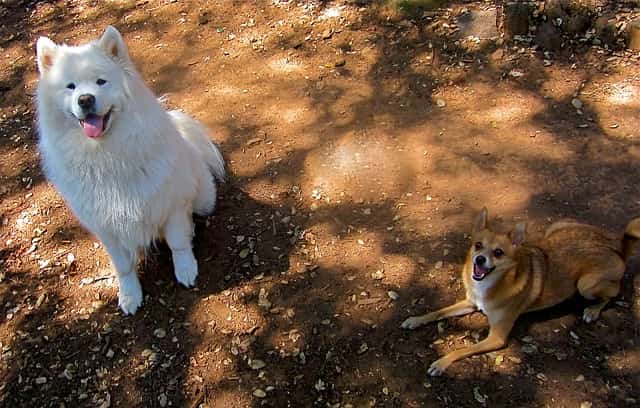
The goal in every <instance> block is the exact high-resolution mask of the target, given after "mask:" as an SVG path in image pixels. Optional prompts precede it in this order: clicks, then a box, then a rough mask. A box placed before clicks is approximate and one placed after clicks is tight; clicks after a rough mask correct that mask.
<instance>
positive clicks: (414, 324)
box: [400, 316, 425, 330]
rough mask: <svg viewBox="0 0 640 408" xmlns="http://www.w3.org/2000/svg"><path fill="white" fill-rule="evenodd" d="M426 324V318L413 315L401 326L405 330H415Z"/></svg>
mask: <svg viewBox="0 0 640 408" xmlns="http://www.w3.org/2000/svg"><path fill="white" fill-rule="evenodd" d="M424 324H425V321H424V318H423V317H422V316H411V317H410V318H408V319H407V320H405V321H404V322H402V325H400V327H401V328H403V329H405V330H413V329H415V328H418V327H420V326H422V325H424Z"/></svg>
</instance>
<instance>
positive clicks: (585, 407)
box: [580, 401, 593, 408]
mask: <svg viewBox="0 0 640 408" xmlns="http://www.w3.org/2000/svg"><path fill="white" fill-rule="evenodd" d="M591 407H593V403H591V402H589V401H584V402H582V403H581V404H580V408H591Z"/></svg>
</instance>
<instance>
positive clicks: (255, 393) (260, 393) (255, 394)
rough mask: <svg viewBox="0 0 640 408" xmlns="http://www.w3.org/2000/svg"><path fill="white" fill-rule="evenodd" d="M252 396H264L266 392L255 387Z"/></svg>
mask: <svg viewBox="0 0 640 408" xmlns="http://www.w3.org/2000/svg"><path fill="white" fill-rule="evenodd" d="M253 396H254V397H257V398H264V397H266V396H267V393H266V392H264V391H263V390H261V389H260V388H257V389H255V390H253Z"/></svg>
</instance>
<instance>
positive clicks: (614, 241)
mask: <svg viewBox="0 0 640 408" xmlns="http://www.w3.org/2000/svg"><path fill="white" fill-rule="evenodd" d="M637 239H640V218H636V219H634V220H632V221H631V222H630V223H629V224H628V225H627V228H626V231H625V233H624V236H623V237H622V238H620V237H617V238H612V237H610V236H609V235H607V234H606V233H605V232H604V231H601V230H600V229H598V228H596V227H593V226H590V225H584V224H578V223H573V222H556V223H554V224H553V225H551V226H550V227H549V228H548V229H547V231H546V232H545V236H544V239H543V240H542V241H541V242H538V243H537V244H536V245H534V244H529V243H525V242H524V240H525V226H524V224H517V225H516V226H515V228H514V230H513V231H512V232H511V233H510V234H509V235H503V234H498V233H495V232H493V231H491V230H490V229H489V228H488V227H487V209H486V208H483V209H482V212H481V213H480V215H479V216H478V218H477V219H476V221H475V226H474V230H473V241H472V242H473V243H472V245H471V249H470V250H469V254H468V256H467V260H466V262H465V264H464V268H463V270H462V280H463V282H464V286H465V288H466V296H467V298H466V299H465V300H462V301H460V302H458V303H456V304H454V305H451V306H448V307H445V308H443V309H440V310H437V311H435V312H432V313H428V314H426V315H423V316H413V317H410V318H408V319H407V320H405V321H404V322H403V323H402V328H403V329H415V328H417V327H419V326H422V325H424V324H427V323H430V322H435V321H437V320H440V319H444V318H447V317H452V316H462V315H465V314H468V313H472V312H474V311H476V310H480V311H482V312H484V314H485V315H486V316H487V318H488V320H489V325H490V330H489V335H488V336H487V338H486V339H484V340H482V341H480V342H478V343H476V344H474V345H471V346H468V347H465V348H462V349H459V350H456V351H453V352H451V353H449V354H447V355H446V356H444V357H442V358H440V359H439V360H437V361H435V362H434V363H433V364H431V366H430V367H429V370H428V373H429V375H433V376H435V375H440V374H442V373H443V372H444V370H446V369H447V367H448V366H449V365H450V364H451V363H453V362H454V361H457V360H460V359H463V358H465V357H469V356H471V355H474V354H480V353H486V352H489V351H493V350H497V349H499V348H502V347H504V346H505V345H506V343H507V337H508V336H509V332H510V331H511V328H512V327H513V324H514V323H515V321H516V319H517V318H518V316H520V315H521V314H523V313H526V312H530V311H534V310H540V309H545V308H548V307H551V306H554V305H557V304H558V303H561V302H562V301H564V300H566V299H568V298H570V297H572V296H573V295H574V294H575V293H576V291H577V292H578V293H580V295H582V296H583V297H584V298H586V299H597V300H598V302H597V303H595V304H594V305H592V306H589V307H587V308H586V309H585V310H584V315H583V318H584V320H585V321H586V322H592V321H594V320H596V319H597V318H598V316H599V315H600V311H601V310H602V308H603V307H604V306H605V305H606V304H607V303H608V302H609V299H611V298H612V297H614V296H616V295H617V294H618V292H619V290H620V279H621V278H622V275H623V273H624V270H625V260H626V254H627V253H628V251H629V250H630V247H631V244H632V243H633V242H634V241H635V240H637Z"/></svg>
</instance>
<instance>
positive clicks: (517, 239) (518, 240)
mask: <svg viewBox="0 0 640 408" xmlns="http://www.w3.org/2000/svg"><path fill="white" fill-rule="evenodd" d="M526 230H527V226H526V225H525V224H524V223H522V222H519V223H517V224H516V226H515V228H514V229H513V231H511V233H510V234H509V237H510V238H511V243H512V244H513V246H516V247H517V246H520V245H522V244H523V243H524V240H525V238H526Z"/></svg>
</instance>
